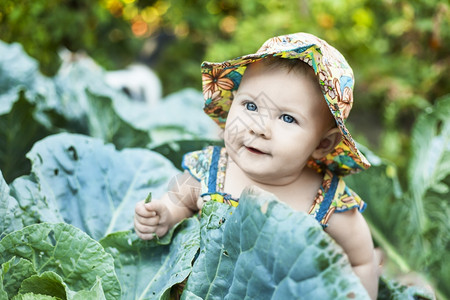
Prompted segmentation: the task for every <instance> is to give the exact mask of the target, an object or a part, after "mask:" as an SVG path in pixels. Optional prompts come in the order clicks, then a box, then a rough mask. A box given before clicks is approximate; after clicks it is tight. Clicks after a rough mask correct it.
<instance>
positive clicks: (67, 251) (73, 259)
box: [0, 223, 120, 299]
mask: <svg viewBox="0 0 450 300" xmlns="http://www.w3.org/2000/svg"><path fill="white" fill-rule="evenodd" d="M14 256H16V257H21V258H23V259H26V260H28V261H30V262H31V263H32V264H33V267H34V269H35V270H36V271H37V273H38V274H42V273H44V272H46V271H52V272H55V273H56V274H58V275H59V276H60V277H61V278H62V279H63V281H64V283H65V284H66V285H67V286H68V287H69V288H70V289H71V290H73V291H80V290H88V289H90V288H91V287H92V286H93V285H94V284H95V282H96V280H97V277H100V278H101V279H102V287H103V290H104V292H105V295H106V297H107V298H108V299H119V298H120V285H119V281H118V279H117V277H116V275H115V272H114V261H113V258H112V257H111V255H109V254H108V253H106V252H105V250H104V249H103V247H102V246H101V245H100V244H99V243H98V242H96V241H95V240H93V239H92V238H90V237H89V236H88V235H86V234H85V233H84V232H82V231H81V230H79V229H78V228H76V227H73V226H71V225H69V224H65V223H57V224H50V223H42V224H35V225H30V226H27V227H25V228H23V229H22V230H18V231H15V232H13V233H10V234H9V235H7V236H5V237H4V238H3V239H2V240H1V241H0V264H4V263H5V262H8V261H9V260H11V258H13V257H14Z"/></svg>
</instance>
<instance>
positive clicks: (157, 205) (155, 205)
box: [144, 201, 167, 215]
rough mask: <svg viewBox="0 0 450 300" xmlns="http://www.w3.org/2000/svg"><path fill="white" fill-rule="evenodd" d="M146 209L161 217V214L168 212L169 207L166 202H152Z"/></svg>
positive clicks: (146, 204) (147, 204)
mask: <svg viewBox="0 0 450 300" xmlns="http://www.w3.org/2000/svg"><path fill="white" fill-rule="evenodd" d="M144 206H145V209H147V210H148V211H153V212H156V214H157V215H161V212H163V211H165V210H167V205H166V203H164V201H152V202H150V203H145V204H144Z"/></svg>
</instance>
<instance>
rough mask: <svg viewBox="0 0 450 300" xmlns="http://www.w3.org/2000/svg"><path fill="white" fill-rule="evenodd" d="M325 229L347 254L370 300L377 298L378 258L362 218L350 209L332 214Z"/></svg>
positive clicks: (367, 227)
mask: <svg viewBox="0 0 450 300" xmlns="http://www.w3.org/2000/svg"><path fill="white" fill-rule="evenodd" d="M328 225H329V226H328V227H327V228H326V229H325V231H326V232H328V234H329V235H330V236H331V237H333V238H334V239H335V240H336V242H337V243H338V244H339V245H341V247H342V248H343V249H344V251H345V253H347V255H348V258H349V259H350V263H351V265H352V267H353V271H354V272H355V273H356V275H358V276H359V278H360V280H361V282H362V284H363V285H364V287H365V288H366V290H367V292H368V293H369V295H370V297H371V298H372V299H376V298H377V294H378V278H379V267H378V266H379V261H378V260H379V257H378V256H377V255H375V250H374V246H373V242H372V236H371V234H370V230H369V226H368V225H367V223H366V221H365V220H364V217H363V216H362V215H361V214H360V213H359V212H358V211H357V210H356V209H352V210H349V211H346V212H342V213H334V214H333V216H332V217H331V218H330V221H329V223H328Z"/></svg>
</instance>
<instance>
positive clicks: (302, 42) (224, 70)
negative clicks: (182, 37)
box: [202, 33, 370, 176]
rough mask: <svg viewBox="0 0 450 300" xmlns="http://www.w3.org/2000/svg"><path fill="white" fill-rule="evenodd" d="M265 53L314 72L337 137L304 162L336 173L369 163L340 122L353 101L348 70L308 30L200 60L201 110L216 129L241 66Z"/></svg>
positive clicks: (224, 116) (222, 124) (356, 169)
mask: <svg viewBox="0 0 450 300" xmlns="http://www.w3.org/2000/svg"><path fill="white" fill-rule="evenodd" d="M267 57H280V58H284V59H299V60H301V61H303V62H305V63H307V64H308V65H309V66H311V68H312V69H313V70H314V73H315V75H316V76H317V77H318V79H319V83H320V86H321V88H322V92H323V95H324V98H325V101H326V103H327V104H328V107H329V108H330V111H331V114H332V115H333V117H334V119H335V120H336V124H337V127H338V128H339V129H340V131H341V133H342V136H343V139H342V141H341V142H340V143H339V144H338V145H337V146H336V147H335V148H334V150H333V151H332V152H331V153H330V154H328V155H327V156H326V157H324V158H322V159H320V160H313V159H311V160H310V161H309V162H308V166H310V167H312V168H314V169H316V170H317V171H318V172H323V171H325V169H329V170H331V171H332V172H334V173H335V174H338V175H342V176H344V175H348V174H352V173H357V172H359V171H361V170H365V169H367V168H369V167H370V163H369V162H368V161H367V159H366V158H365V157H364V155H363V154H362V153H361V152H360V151H359V150H358V148H357V147H356V144H355V141H354V140H353V138H352V137H351V135H350V133H349V132H348V130H347V128H346V126H345V124H344V121H345V120H346V119H347V117H348V115H349V113H350V110H351V108H352V105H353V86H354V82H355V80H354V77H353V71H352V69H351V68H350V66H349V65H348V63H347V61H346V60H345V58H344V57H343V56H342V55H341V54H340V53H339V51H337V50H336V49H335V48H333V47H332V46H330V45H329V44H328V43H327V42H325V41H324V40H321V39H319V38H317V37H316V36H314V35H311V34H308V33H294V34H288V35H283V36H278V37H274V38H271V39H269V40H267V41H266V42H265V43H264V44H263V45H262V47H261V48H260V49H259V50H258V51H257V52H256V53H254V54H249V55H245V56H241V57H238V58H235V59H231V60H228V61H225V62H222V63H211V62H203V64H202V80H203V96H204V98H205V106H204V111H205V112H206V114H207V115H208V116H210V117H211V118H212V119H213V120H214V121H215V122H216V123H217V124H218V125H219V126H220V127H222V128H224V127H225V122H226V119H227V115H228V112H229V110H230V107H231V103H232V101H233V94H232V93H233V91H236V90H237V89H238V87H239V84H240V82H241V79H242V76H243V75H244V72H245V69H246V68H247V66H248V65H249V64H251V63H253V62H256V61H258V60H261V59H264V58H267Z"/></svg>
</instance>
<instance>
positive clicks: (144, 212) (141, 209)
mask: <svg viewBox="0 0 450 300" xmlns="http://www.w3.org/2000/svg"><path fill="white" fill-rule="evenodd" d="M134 212H135V213H136V215H138V216H141V217H144V218H151V217H154V216H156V211H154V210H151V209H150V210H149V209H147V207H146V206H145V205H144V201H140V202H138V203H137V204H136V206H135V208H134Z"/></svg>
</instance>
